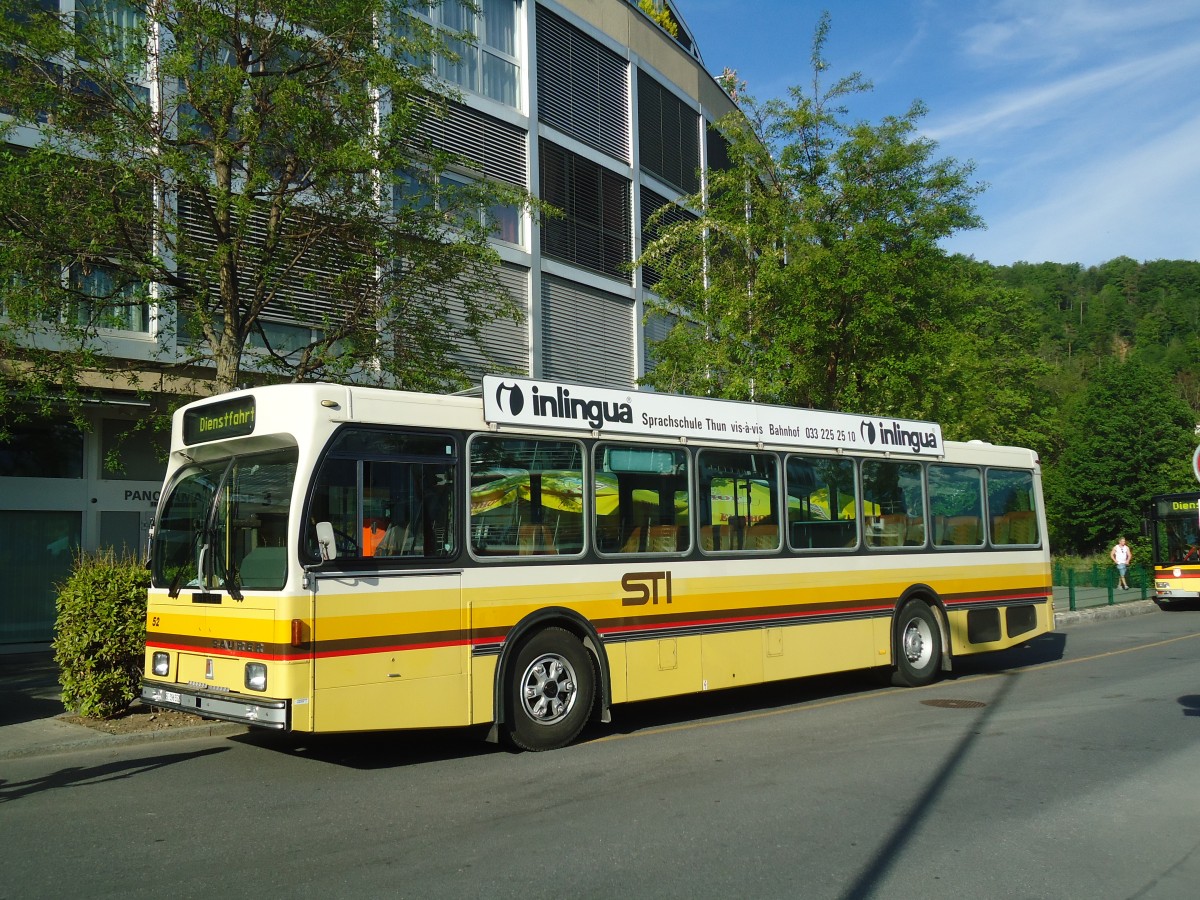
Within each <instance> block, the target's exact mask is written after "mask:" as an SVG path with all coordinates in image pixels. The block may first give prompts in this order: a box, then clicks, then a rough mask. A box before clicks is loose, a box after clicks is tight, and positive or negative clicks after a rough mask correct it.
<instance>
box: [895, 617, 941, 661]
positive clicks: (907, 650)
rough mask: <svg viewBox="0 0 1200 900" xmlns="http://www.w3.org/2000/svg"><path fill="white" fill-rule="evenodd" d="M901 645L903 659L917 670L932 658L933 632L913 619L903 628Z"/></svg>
mask: <svg viewBox="0 0 1200 900" xmlns="http://www.w3.org/2000/svg"><path fill="white" fill-rule="evenodd" d="M901 644H902V646H903V648H904V657H905V659H907V660H908V661H909V663H911V664H912V665H913V666H915V667H916V668H918V669H919V668H921V667H922V666H925V665H927V664H928V663H929V660H930V658H931V657H932V656H933V632H931V631H930V630H929V625H928V624H927V623H926V622H924V621H922V620H920V619H913V620H912V621H910V622H909V623H908V624H907V625H906V626H905V627H904V635H903V637H902V640H901Z"/></svg>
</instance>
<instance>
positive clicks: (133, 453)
mask: <svg viewBox="0 0 1200 900" xmlns="http://www.w3.org/2000/svg"><path fill="white" fill-rule="evenodd" d="M170 441H171V436H170V434H169V433H167V432H164V431H154V430H153V429H151V428H146V427H141V428H139V427H138V424H137V423H135V422H128V421H124V420H121V419H105V420H104V421H103V422H101V423H100V477H101V478H105V479H109V480H111V481H162V477H163V473H165V472H166V469H167V452H168V449H169V445H170Z"/></svg>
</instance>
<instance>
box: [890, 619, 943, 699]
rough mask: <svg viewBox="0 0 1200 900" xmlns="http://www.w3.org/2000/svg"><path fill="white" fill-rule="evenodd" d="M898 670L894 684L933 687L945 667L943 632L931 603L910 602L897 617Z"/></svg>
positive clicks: (893, 679) (895, 670)
mask: <svg viewBox="0 0 1200 900" xmlns="http://www.w3.org/2000/svg"><path fill="white" fill-rule="evenodd" d="M895 641H896V648H895V654H896V655H895V669H894V671H893V672H892V683H893V684H897V685H900V686H902V687H920V686H922V685H925V684H932V683H933V681H934V680H935V679H936V678H937V674H938V670H939V668H941V664H942V629H941V626H940V625H939V624H938V617H937V613H935V612H934V611H933V609H932V608H930V606H929V604H927V603H923V602H921V601H920V600H910V601H909V602H908V603H906V604H904V607H903V608H902V609H901V610H900V614H899V615H898V616H897V617H896V632H895Z"/></svg>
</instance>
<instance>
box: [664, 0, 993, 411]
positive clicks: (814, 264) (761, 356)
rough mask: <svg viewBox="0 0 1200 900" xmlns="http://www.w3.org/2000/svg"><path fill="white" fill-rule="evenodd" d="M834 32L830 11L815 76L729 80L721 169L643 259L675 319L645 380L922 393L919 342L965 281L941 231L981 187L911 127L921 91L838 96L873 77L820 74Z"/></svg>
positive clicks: (795, 397)
mask: <svg viewBox="0 0 1200 900" xmlns="http://www.w3.org/2000/svg"><path fill="white" fill-rule="evenodd" d="M828 30H829V18H828V16H827V15H826V16H823V17H822V18H821V20H820V23H819V24H818V26H817V28H816V31H815V35H814V39H813V46H812V69H813V82H812V87H811V90H806V89H803V88H799V87H796V88H792V89H791V90H790V92H789V96H788V99H786V100H770V101H767V102H765V103H758V102H756V101H754V100H753V99H751V98H749V97H747V96H745V95H744V93H743V92H742V91H741V90H740V87H741V86H739V85H736V84H734V83H732V81H730V82H729V83H727V84H726V88H727V90H730V91H731V93H736V94H737V96H738V99H739V104H740V106H741V109H742V113H743V114H742V115H736V114H735V115H734V116H731V117H729V118H727V119H725V120H723V121H722V122H721V123H720V129H721V131H722V132H723V133H724V134H725V135H726V136H727V137H728V138H729V141H730V148H731V149H730V157H731V165H730V167H729V168H728V169H726V170H723V171H714V172H710V173H709V183H708V186H707V191H706V193H703V194H699V195H696V196H693V197H689V198H685V200H684V201H683V202H684V205H686V206H688V207H690V208H691V209H694V210H699V211H700V215H699V216H698V217H696V218H695V219H691V218H686V219H685V220H683V221H676V222H674V223H673V224H672V223H671V212H670V208H669V207H668V208H665V209H664V210H663V211H660V213H661V216H660V219H659V226H660V230H659V236H658V238H657V239H656V240H655V241H653V242H652V243H651V244H650V246H649V247H648V248H647V250H646V252H645V254H644V256H643V259H642V260H641V262H642V263H643V264H648V265H650V266H652V267H653V268H654V269H655V270H657V271H658V272H659V273H661V274H662V278H661V281H659V282H658V284H657V286H656V289H655V290H656V291H657V293H658V298H657V299H652V300H651V301H650V302H648V304H647V308H648V311H649V315H651V316H665V317H670V319H671V320H672V321H673V322H674V327H673V328H672V329H671V330H670V331H669V333H668V334H667V336H666V338H665V339H664V340H663V341H662V342H660V343H658V344H657V345H655V346H654V347H653V348H652V352H653V359H654V361H655V366H654V368H653V369H652V371H651V372H650V373H649V374H648V376H647V379H646V380H647V381H648V382H649V383H650V384H652V385H653V386H654V387H656V388H659V389H663V390H674V391H681V392H688V393H699V394H708V395H714V396H721V397H729V398H742V399H744V398H749V397H753V398H754V399H757V400H763V401H768V402H778V403H785V404H789V405H795V406H815V407H822V408H828V409H854V410H857V411H861V412H874V411H877V410H878V411H882V410H883V409H885V408H886V409H887V410H889V411H890V412H892V413H899V414H903V413H907V412H910V411H913V410H915V409H917V408H919V407H920V406H921V405H922V399H923V398H922V395H923V393H924V392H925V389H924V387H923V381H924V379H925V378H926V376H927V375H928V368H927V367H928V365H929V364H930V359H929V354H928V352H926V351H927V348H929V347H931V346H933V345H934V344H935V343H936V342H937V336H938V335H943V334H945V333H946V332H947V331H948V330H953V329H955V328H956V323H955V320H956V317H957V316H958V314H959V313H960V312H961V310H960V309H958V308H957V306H956V304H957V303H958V302H960V301H961V300H963V299H964V297H965V296H966V293H967V292H964V291H963V290H961V289H960V285H958V284H957V283H956V279H958V278H959V277H960V276H961V274H962V273H961V270H960V268H959V267H958V266H957V265H956V263H955V262H954V261H953V260H952V259H951V258H950V257H949V256H948V255H947V254H946V253H945V252H944V251H943V250H942V249H941V248H940V247H939V246H938V242H939V241H940V240H941V239H943V238H945V237H946V236H948V235H950V234H953V233H954V232H955V231H958V230H959V229H963V228H973V227H976V226H978V225H979V224H980V222H979V219H978V217H977V216H976V214H975V212H974V206H973V202H974V198H975V196H976V195H977V193H978V192H979V190H980V188H979V187H978V186H976V185H974V184H972V182H971V174H972V170H971V167H970V166H969V165H961V164H959V163H957V162H955V161H954V160H951V159H941V158H938V157H937V156H936V145H935V144H934V143H933V142H932V141H929V140H927V139H925V138H922V137H920V135H919V134H918V131H917V126H918V122H919V120H920V118H921V117H922V115H923V114H924V108H923V107H922V106H921V104H919V103H916V104H914V105H913V107H912V108H911V109H910V110H909V111H908V112H907V113H905V114H903V115H900V116H889V117H886V118H884V119H883V120H882V121H881V122H880V123H878V124H869V123H866V122H854V121H851V120H850V119H849V113H848V112H847V110H846V108H845V107H844V106H843V105H842V104H843V103H845V102H846V101H847V100H848V98H850V97H852V96H853V95H855V94H859V93H861V92H863V91H866V90H869V88H870V86H869V85H868V84H867V83H866V82H865V81H864V80H863V79H862V77H861V76H860V75H858V74H854V75H851V76H849V77H846V78H843V79H839V80H837V81H835V82H834V83H833V84H832V85H829V86H825V85H824V84H823V82H822V78H823V77H824V76H825V74H826V72H827V70H828V68H829V64H828V63H827V62H826V60H825V59H824V57H823V50H824V45H825V42H826V38H827V35H828ZM674 218H675V219H682V218H684V217H679V216H677V215H676V216H674ZM698 336H700V337H702V339H700V340H698V339H697V337H698Z"/></svg>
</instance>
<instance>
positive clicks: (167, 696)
mask: <svg viewBox="0 0 1200 900" xmlns="http://www.w3.org/2000/svg"><path fill="white" fill-rule="evenodd" d="M163 702H164V703H178V702H179V694H178V693H177V692H175V691H163Z"/></svg>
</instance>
